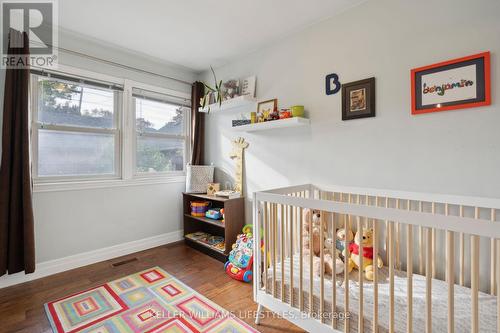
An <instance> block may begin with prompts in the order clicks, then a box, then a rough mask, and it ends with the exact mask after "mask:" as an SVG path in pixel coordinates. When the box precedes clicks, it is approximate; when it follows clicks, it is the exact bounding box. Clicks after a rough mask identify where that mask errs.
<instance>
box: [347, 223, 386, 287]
mask: <svg viewBox="0 0 500 333" xmlns="http://www.w3.org/2000/svg"><path fill="white" fill-rule="evenodd" d="M361 238H362V239H361ZM360 243H361V244H362V245H363V267H362V268H360V265H359V244H360ZM349 252H350V253H351V256H350V258H349V265H348V267H349V272H351V271H352V269H353V268H356V269H362V270H363V272H364V273H365V278H366V279H367V280H370V281H373V229H363V235H360V233H359V231H358V232H356V236H355V237H354V243H351V244H349ZM376 265H377V267H378V268H382V266H384V262H383V261H382V258H380V256H379V255H377V258H376Z"/></svg>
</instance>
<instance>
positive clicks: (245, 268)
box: [224, 224, 254, 282]
mask: <svg viewBox="0 0 500 333" xmlns="http://www.w3.org/2000/svg"><path fill="white" fill-rule="evenodd" d="M242 231H243V233H242V234H239V235H238V237H237V239H236V243H235V244H233V249H232V250H231V252H230V253H229V258H228V259H229V260H228V261H227V262H226V264H225V265H224V270H225V271H226V273H227V274H228V275H229V276H230V277H232V278H233V279H236V280H239V281H244V282H250V281H252V275H253V272H252V265H253V242H254V240H253V226H252V225H251V224H247V225H245V226H244V227H243V230H242Z"/></svg>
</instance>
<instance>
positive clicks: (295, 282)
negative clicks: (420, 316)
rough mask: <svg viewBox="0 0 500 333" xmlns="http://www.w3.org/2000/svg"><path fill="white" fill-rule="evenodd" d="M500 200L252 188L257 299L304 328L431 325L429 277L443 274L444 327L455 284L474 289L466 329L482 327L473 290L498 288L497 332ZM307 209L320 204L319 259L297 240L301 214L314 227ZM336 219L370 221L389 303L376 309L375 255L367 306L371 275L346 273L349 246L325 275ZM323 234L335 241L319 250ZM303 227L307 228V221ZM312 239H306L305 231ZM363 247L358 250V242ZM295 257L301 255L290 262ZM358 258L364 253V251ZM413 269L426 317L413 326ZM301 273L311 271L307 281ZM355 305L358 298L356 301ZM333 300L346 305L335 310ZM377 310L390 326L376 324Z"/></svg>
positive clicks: (356, 226) (499, 324)
mask: <svg viewBox="0 0 500 333" xmlns="http://www.w3.org/2000/svg"><path fill="white" fill-rule="evenodd" d="M499 207H500V200H495V199H484V198H469V197H457V196H444V195H431V194H420V193H408V192H396V191H379V190H369V189H357V188H345V187H332V188H328V189H325V188H319V187H316V186H313V185H302V186H294V187H288V188H283V189H277V190H272V191H265V192H257V193H255V194H254V198H253V208H254V225H256V226H257V227H256V228H254V232H255V237H256V239H261V240H262V242H261V245H262V248H261V249H257V247H258V244H259V242H255V244H256V249H255V254H256V255H255V264H254V276H255V278H254V297H255V300H256V302H257V303H259V304H260V305H263V306H264V307H267V308H269V309H270V310H272V311H274V312H278V313H279V314H281V315H282V316H283V317H285V318H286V319H289V320H290V321H292V322H294V323H295V324H297V325H299V326H301V327H302V328H304V329H306V330H308V331H314V332H318V331H320V332H321V331H325V332H327V331H330V332H331V331H335V332H342V331H343V332H351V331H356V332H364V331H367V332H368V331H369V332H383V331H388V332H399V331H404V332H413V331H415V332H420V331H425V332H432V331H433V308H432V302H433V299H432V291H433V281H435V280H443V281H446V284H447V296H448V297H447V314H446V317H447V323H446V327H447V328H446V330H445V331H447V332H454V331H455V320H456V318H455V314H454V309H455V297H454V288H455V285H456V284H457V283H458V285H460V286H464V287H467V288H470V303H471V306H470V310H469V312H470V323H468V325H470V326H469V328H470V331H471V332H483V331H484V330H483V327H480V318H481V317H480V316H481V314H480V313H479V295H480V292H483V293H488V294H490V295H496V304H497V308H496V313H495V316H496V327H494V331H498V332H500V330H499V329H497V328H500V306H499V304H500V293H498V286H499V285H500V253H499V252H500V243H499V240H498V239H500V224H499V223H498V222H499V221H498V220H497V212H498V209H499ZM307 209H310V210H317V211H319V212H320V213H321V218H320V224H321V227H320V237H319V239H320V242H321V244H320V249H321V251H320V254H319V258H318V257H315V256H314V255H313V253H312V251H309V252H308V253H307V254H306V253H304V249H303V248H304V246H303V245H304V244H303V242H304V238H303V237H304V230H303V226H304V223H306V222H309V226H310V228H311V227H312V223H310V221H304V218H305V217H304V210H307ZM309 216H311V215H310V214H309ZM323 227H325V228H323ZM337 228H345V229H346V230H353V231H362V230H363V229H364V228H372V229H373V257H374V258H377V255H380V256H381V257H382V258H383V261H384V266H386V267H387V268H388V289H389V304H387V305H386V306H385V305H384V308H387V307H388V312H384V313H380V311H379V308H380V306H381V304H380V300H379V292H378V288H379V286H380V283H379V269H378V268H377V265H376V264H375V265H374V267H373V282H368V283H372V286H373V287H372V293H373V294H372V296H371V297H372V301H373V305H370V306H366V305H365V304H364V303H365V302H364V290H365V288H364V284H365V283H367V282H366V280H365V279H364V272H362V271H361V270H359V271H358V272H356V273H351V274H349V273H348V260H349V258H350V256H351V254H350V253H349V250H348V248H347V249H346V252H345V260H344V273H343V276H342V277H339V276H337V274H336V273H337V272H336V270H335V262H334V264H333V272H332V274H331V275H332V276H333V277H336V279H335V280H333V279H332V277H330V276H327V275H326V274H325V273H324V269H322V267H323V266H324V262H325V255H327V254H326V253H327V252H328V250H329V252H330V253H335V244H336V232H335V231H336V230H337ZM325 233H326V234H327V235H328V236H330V237H331V238H332V243H331V244H328V246H329V247H331V248H327V249H325V244H324V243H323V242H324V239H325V237H324V236H325ZM308 234H309V237H311V235H312V229H311V230H309V232H308ZM457 239H458V242H457ZM443 241H444V244H443ZM311 243H312V238H310V239H309V244H311ZM457 243H458V244H457ZM442 244H443V246H441V245H442ZM457 252H458V260H457ZM359 253H363V249H362V246H360V249H359ZM297 256H298V258H299V260H298V262H294V257H297ZM359 257H360V261H362V258H363V256H362V255H360V256H359ZM468 258H470V260H467V259H468ZM481 258H482V259H481ZM375 261H376V259H375ZM318 262H319V266H320V267H321V269H320V270H319V291H316V290H315V286H314V283H315V282H314V281H315V276H313V271H314V269H313V268H314V267H313V266H314V265H315V264H316V265H317V264H318ZM442 263H444V265H442ZM360 264H362V263H360ZM294 265H295V266H294ZM287 266H288V267H287ZM296 266H298V267H296ZM297 268H298V269H297ZM401 272H404V273H405V278H406V299H407V302H406V303H407V306H406V309H405V313H404V314H402V313H397V310H398V309H397V308H396V304H395V290H394V285H395V276H396V274H401ZM414 272H415V274H419V275H422V276H425V325H424V327H415V328H414V327H413V326H414V325H413V323H414V309H413V295H414V291H413V277H414ZM306 274H307V276H306ZM353 274H354V276H355V277H356V279H357V281H355V282H356V285H357V292H356V293H355V295H354V296H353V292H352V290H351V288H349V284H350V283H351V282H352V279H353ZM297 275H298V276H297ZM457 275H458V279H457ZM304 279H307V280H308V283H307V284H306V283H305V282H304ZM326 281H330V285H331V290H328V294H330V296H329V298H328V299H325V296H326V293H325V282H326ZM354 286H355V285H354ZM340 294H343V295H342V297H339V295H340ZM352 304H355V305H356V308H355V309H353V308H352ZM339 309H342V313H343V314H344V317H343V318H341V319H339V313H338V310H339ZM351 312H352V313H355V319H353V318H349V316H348V314H349V313H351ZM396 315H398V316H405V320H403V321H405V322H406V327H404V329H403V328H401V327H396V325H395V322H396V320H395V316H396ZM346 316H347V317H346ZM365 317H366V318H365ZM381 318H383V319H384V320H383V321H384V323H386V324H387V325H384V326H383V325H380V320H381ZM368 319H369V320H368ZM399 322H401V320H399ZM439 324H441V323H439ZM438 326H439V327H443V325H438ZM460 327H463V326H460ZM458 331H460V330H457V332H458Z"/></svg>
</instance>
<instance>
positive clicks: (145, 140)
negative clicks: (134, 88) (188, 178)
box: [135, 95, 186, 173]
mask: <svg viewBox="0 0 500 333" xmlns="http://www.w3.org/2000/svg"><path fill="white" fill-rule="evenodd" d="M185 112H186V107H183V106H179V105H175V104H171V103H168V102H164V101H161V100H154V99H150V98H146V97H142V96H138V95H135V113H136V130H137V140H136V143H137V151H136V170H137V172H138V173H145V172H168V171H182V170H184V150H185V140H186V138H185V121H184V117H185Z"/></svg>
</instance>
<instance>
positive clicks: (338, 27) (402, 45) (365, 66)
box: [202, 0, 500, 287]
mask: <svg viewBox="0 0 500 333" xmlns="http://www.w3.org/2000/svg"><path fill="white" fill-rule="evenodd" d="M499 13H500V2H499V1H497V0H478V1H469V0H441V1H431V0H423V1H409V0H408V1H401V0H370V1H367V2H365V3H363V4H361V5H359V6H357V7H355V8H353V9H352V10H350V11H347V12H345V13H342V14H340V15H338V16H335V17H333V18H331V19H329V20H326V21H324V22H321V23H319V24H316V25H314V26H311V27H309V28H308V29H306V30H304V31H302V32H300V33H298V34H294V35H291V36H288V37H286V38H283V39H282V40H280V41H277V42H276V43H274V44H273V45H272V46H269V47H268V48H266V49H263V50H260V51H257V52H254V53H252V54H248V55H247V56H244V57H241V58H240V59H238V60H236V61H233V62H231V63H229V64H227V65H225V66H223V67H221V68H216V73H217V75H218V77H219V78H220V79H224V80H226V79H229V78H242V77H246V76H248V75H252V74H256V75H257V97H258V99H259V100H261V101H262V100H266V99H270V98H278V100H279V106H280V107H287V106H291V105H295V104H303V105H305V107H306V110H307V116H308V117H309V118H310V119H311V126H310V127H309V128H294V129H283V130H277V131H275V132H256V133H253V134H245V133H238V132H232V131H231V128H230V126H231V119H236V118H237V117H238V115H239V113H235V114H232V115H227V114H226V115H217V114H215V113H213V114H211V115H209V116H208V117H207V128H206V148H207V154H206V156H207V162H213V163H214V164H215V165H216V166H219V167H221V168H222V169H223V170H225V172H224V173H220V172H219V173H218V176H219V180H220V181H222V182H224V181H225V180H226V179H227V178H226V177H224V176H225V175H224V174H225V173H227V174H231V175H232V174H233V173H234V163H233V162H232V161H231V160H230V159H229V158H228V154H229V151H230V149H231V144H230V140H231V139H232V138H235V137H237V136H243V137H244V138H245V139H246V140H247V141H248V142H249V143H250V146H249V148H248V149H247V150H246V156H245V157H246V163H245V167H246V179H245V185H246V189H247V190H246V192H247V196H248V197H250V194H251V193H252V192H253V191H257V190H263V189H269V188H276V187H281V186H286V185H293V184H301V183H309V182H311V183H315V184H318V185H328V184H339V185H347V186H357V187H370V188H381V189H396V190H404V191H416V192H426V193H429V192H430V193H447V194H456V195H467V196H482V197H495V198H500V173H499V172H498V170H500V153H499V152H500V125H499V124H500V107H499V104H498V102H497V99H498V98H499V94H498V84H499V80H498V78H499V74H500V68H499V66H498V59H499V58H498V55H499V54H500V41H499V39H498V36H499V35H500V20H499V19H498V14H499ZM277 24H278V23H277ZM487 50H490V51H491V53H492V73H491V74H492V100H493V103H492V105H491V106H489V107H483V108H475V109H465V110H460V111H448V112H440V113H432V114H426V115H419V116H412V115H411V114H410V107H411V105H410V70H411V69H412V68H416V67H420V66H425V65H430V64H433V63H436V62H440V61H444V60H448V59H453V58H458V57H461V56H467V55H472V54H475V53H479V52H482V51H487ZM329 73H337V74H339V76H340V79H341V81H342V82H344V83H347V82H351V81H356V80H360V79H365V78H369V77H372V76H374V77H376V110H377V115H376V117H375V118H365V119H359V120H351V121H345V122H343V121H342V120H341V93H338V94H336V95H333V96H327V95H326V94H325V87H324V85H325V75H326V74H329ZM202 78H203V80H206V81H207V82H210V83H211V76H210V73H208V72H207V73H204V74H203V75H202ZM243 111H245V112H247V113H248V112H250V111H254V110H251V109H246V110H242V111H241V112H243ZM238 112H240V111H238ZM246 210H247V212H246V213H247V214H246V215H247V222H249V221H251V219H250V218H251V206H250V202H248V201H247V205H246ZM439 239H440V245H442V244H444V237H443V235H441V234H440V235H439ZM483 241H484V242H483V245H482V249H481V251H482V252H481V253H482V261H481V269H482V273H481V286H482V287H484V286H486V285H488V279H489V275H488V274H489V273H488V272H489V261H488V260H489V257H488V256H487V255H486V253H487V252H488V251H489V248H488V246H489V241H486V240H483ZM457 246H458V241H457ZM457 250H458V249H457ZM404 255H405V252H404V249H403V251H402V256H404ZM443 256H444V249H443V248H441V247H439V249H438V259H439V260H440V261H439V262H440V263H444V261H443ZM403 258H404V257H403ZM467 262H468V261H467ZM443 267H444V264H443ZM457 269H458V265H457ZM438 274H439V276H443V270H442V267H441V266H440V267H438ZM466 279H468V274H467V275H466Z"/></svg>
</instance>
